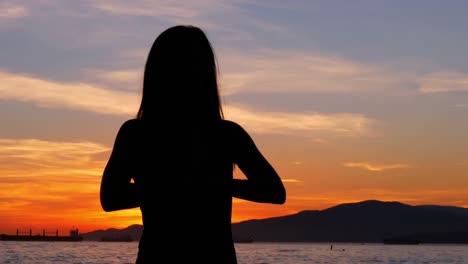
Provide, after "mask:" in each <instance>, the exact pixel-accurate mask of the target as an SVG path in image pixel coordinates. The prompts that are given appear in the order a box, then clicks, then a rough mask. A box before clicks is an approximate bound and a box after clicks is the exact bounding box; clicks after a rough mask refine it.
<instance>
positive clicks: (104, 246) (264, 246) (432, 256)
mask: <svg viewBox="0 0 468 264" xmlns="http://www.w3.org/2000/svg"><path fill="white" fill-rule="evenodd" d="M137 247H138V243H137V242H90V241H89V242H88V241H82V242H15V241H0V263H1V264H6V263H14V264H20V263H21V264H33V263H34V264H52V263H56V264H61V263H66V264H68V263H73V264H85V263H86V264H133V263H134V261H135V258H136V252H137ZM236 250H237V256H238V261H239V264H305V263H323V264H324V263H330V264H334V263H339V264H341V263H343V264H354V263H414V264H425V263H441V264H448V263H459V264H468V245H425V244H421V245H383V244H334V245H333V250H330V244H320V243H245V244H243V243H239V244H236ZM214 252H216V251H214ZM167 263H171V262H170V261H168V262H167ZM220 264H222V263H220Z"/></svg>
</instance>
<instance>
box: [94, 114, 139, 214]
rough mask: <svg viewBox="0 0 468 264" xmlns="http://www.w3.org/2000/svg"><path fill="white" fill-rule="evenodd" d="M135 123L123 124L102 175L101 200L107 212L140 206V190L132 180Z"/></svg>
mask: <svg viewBox="0 0 468 264" xmlns="http://www.w3.org/2000/svg"><path fill="white" fill-rule="evenodd" d="M133 125H134V123H133V124H132V122H131V121H127V122H125V123H124V124H123V125H122V126H121V128H120V130H119V132H118V133H117V137H116V139H115V142H114V147H113V149H112V153H111V155H110V158H109V160H108V162H107V164H106V167H105V169H104V172H103V175H102V179H101V187H100V202H101V206H102V209H103V210H104V211H106V212H111V211H116V210H122V209H130V208H135V207H139V206H140V198H139V197H140V195H139V191H138V188H137V186H136V185H135V183H133V182H132V171H131V164H132V162H131V160H130V158H131V157H132V155H134V153H132V152H131V142H132V134H131V131H132V127H133Z"/></svg>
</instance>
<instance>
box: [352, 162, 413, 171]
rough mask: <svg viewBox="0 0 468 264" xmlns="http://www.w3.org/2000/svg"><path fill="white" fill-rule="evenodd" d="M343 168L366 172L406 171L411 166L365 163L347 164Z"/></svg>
mask: <svg viewBox="0 0 468 264" xmlns="http://www.w3.org/2000/svg"><path fill="white" fill-rule="evenodd" d="M343 165H344V166H345V167H350V168H360V169H364V170H368V171H386V170H394V169H408V168H411V167H412V166H410V165H408V164H378V165H377V164H370V163H367V162H347V163H345V164H343Z"/></svg>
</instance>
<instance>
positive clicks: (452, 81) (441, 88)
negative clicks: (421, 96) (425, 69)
mask: <svg viewBox="0 0 468 264" xmlns="http://www.w3.org/2000/svg"><path fill="white" fill-rule="evenodd" d="M419 91H420V92H422V93H443V92H457V91H468V75H466V74H464V73H461V72H453V71H446V72H434V73H430V74H427V75H425V76H423V77H422V78H421V80H420V88H419Z"/></svg>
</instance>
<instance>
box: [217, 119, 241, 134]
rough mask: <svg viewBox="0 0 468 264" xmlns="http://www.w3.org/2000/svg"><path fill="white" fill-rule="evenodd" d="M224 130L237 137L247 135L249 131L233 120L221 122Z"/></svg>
mask: <svg viewBox="0 0 468 264" xmlns="http://www.w3.org/2000/svg"><path fill="white" fill-rule="evenodd" d="M221 124H222V127H223V130H224V131H225V132H226V133H228V134H230V135H232V136H235V137H239V136H245V135H247V131H246V130H245V129H244V127H243V126H242V125H240V124H239V123H237V122H235V121H232V120H223V121H221Z"/></svg>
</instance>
